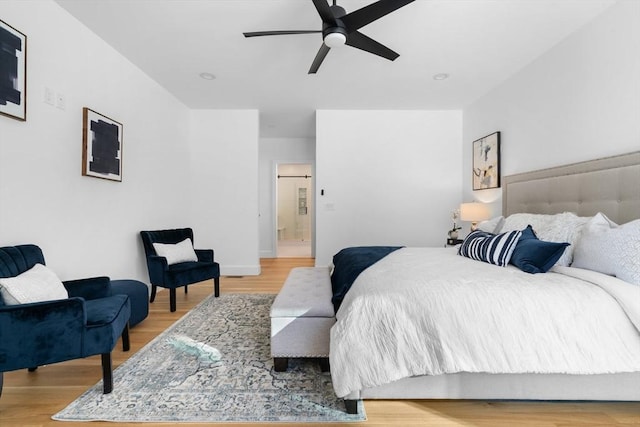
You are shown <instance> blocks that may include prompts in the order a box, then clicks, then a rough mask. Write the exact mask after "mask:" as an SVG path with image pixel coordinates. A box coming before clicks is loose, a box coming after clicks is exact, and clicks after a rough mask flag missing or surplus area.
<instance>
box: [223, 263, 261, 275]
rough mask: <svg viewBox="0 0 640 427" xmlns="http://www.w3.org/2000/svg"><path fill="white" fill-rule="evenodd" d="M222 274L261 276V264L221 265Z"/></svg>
mask: <svg viewBox="0 0 640 427" xmlns="http://www.w3.org/2000/svg"><path fill="white" fill-rule="evenodd" d="M220 275H221V276H259V275H260V265H221V266H220Z"/></svg>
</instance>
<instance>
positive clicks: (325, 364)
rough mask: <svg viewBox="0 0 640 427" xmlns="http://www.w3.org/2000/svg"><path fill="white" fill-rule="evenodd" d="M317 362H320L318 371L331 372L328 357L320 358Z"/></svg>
mask: <svg viewBox="0 0 640 427" xmlns="http://www.w3.org/2000/svg"><path fill="white" fill-rule="evenodd" d="M318 361H319V362H320V370H321V371H322V372H329V371H330V370H331V367H330V366H329V358H328V357H321V358H320V359H318Z"/></svg>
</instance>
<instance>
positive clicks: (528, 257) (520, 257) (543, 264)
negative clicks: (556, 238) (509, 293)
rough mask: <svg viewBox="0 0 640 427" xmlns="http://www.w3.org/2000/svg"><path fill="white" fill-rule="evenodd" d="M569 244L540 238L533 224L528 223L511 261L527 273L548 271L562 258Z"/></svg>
mask: <svg viewBox="0 0 640 427" xmlns="http://www.w3.org/2000/svg"><path fill="white" fill-rule="evenodd" d="M567 246H569V243H556V242H545V241H543V240H539V239H538V236H536V233H535V232H534V231H533V228H531V225H528V226H527V228H525V229H524V230H523V231H522V236H520V240H518V244H517V245H516V248H515V250H514V251H513V254H512V255H511V261H510V263H511V264H513V265H515V266H516V267H518V268H519V269H520V270H522V271H524V272H527V273H531V274H535V273H546V272H547V271H549V269H550V268H551V267H553V265H554V264H555V263H556V262H557V261H558V260H559V259H560V257H561V256H562V253H563V252H564V250H565V248H566V247H567Z"/></svg>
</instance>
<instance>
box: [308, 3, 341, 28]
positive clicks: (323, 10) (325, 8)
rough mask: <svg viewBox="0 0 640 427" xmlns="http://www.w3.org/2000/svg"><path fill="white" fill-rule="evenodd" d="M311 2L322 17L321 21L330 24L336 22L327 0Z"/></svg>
mask: <svg viewBox="0 0 640 427" xmlns="http://www.w3.org/2000/svg"><path fill="white" fill-rule="evenodd" d="M313 4H314V5H315V7H316V10H317V11H318V14H319V15H320V18H322V22H326V23H328V24H331V25H335V24H336V18H335V16H333V12H331V7H330V6H329V3H328V2H327V0H313Z"/></svg>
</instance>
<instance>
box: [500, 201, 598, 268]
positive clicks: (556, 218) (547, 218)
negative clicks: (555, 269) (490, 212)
mask: <svg viewBox="0 0 640 427" xmlns="http://www.w3.org/2000/svg"><path fill="white" fill-rule="evenodd" d="M588 220H589V217H582V216H578V215H576V214H574V213H572V212H563V213H559V214H553V215H546V214H529V213H518V214H513V215H509V216H508V217H507V218H506V219H505V221H504V225H503V226H502V230H500V232H501V233H504V232H507V231H513V230H524V229H525V228H527V225H531V227H532V228H533V231H534V232H535V233H536V236H537V237H538V239H540V240H545V241H547V242H556V243H565V242H566V243H570V244H571V246H567V249H565V251H564V253H563V254H562V256H561V257H560V259H559V260H558V262H556V264H555V265H561V266H565V267H566V266H569V265H571V261H572V260H573V250H574V247H575V245H576V243H577V241H578V238H579V237H580V232H581V230H582V227H583V226H584V224H585V223H586V222H587V221H588Z"/></svg>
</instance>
